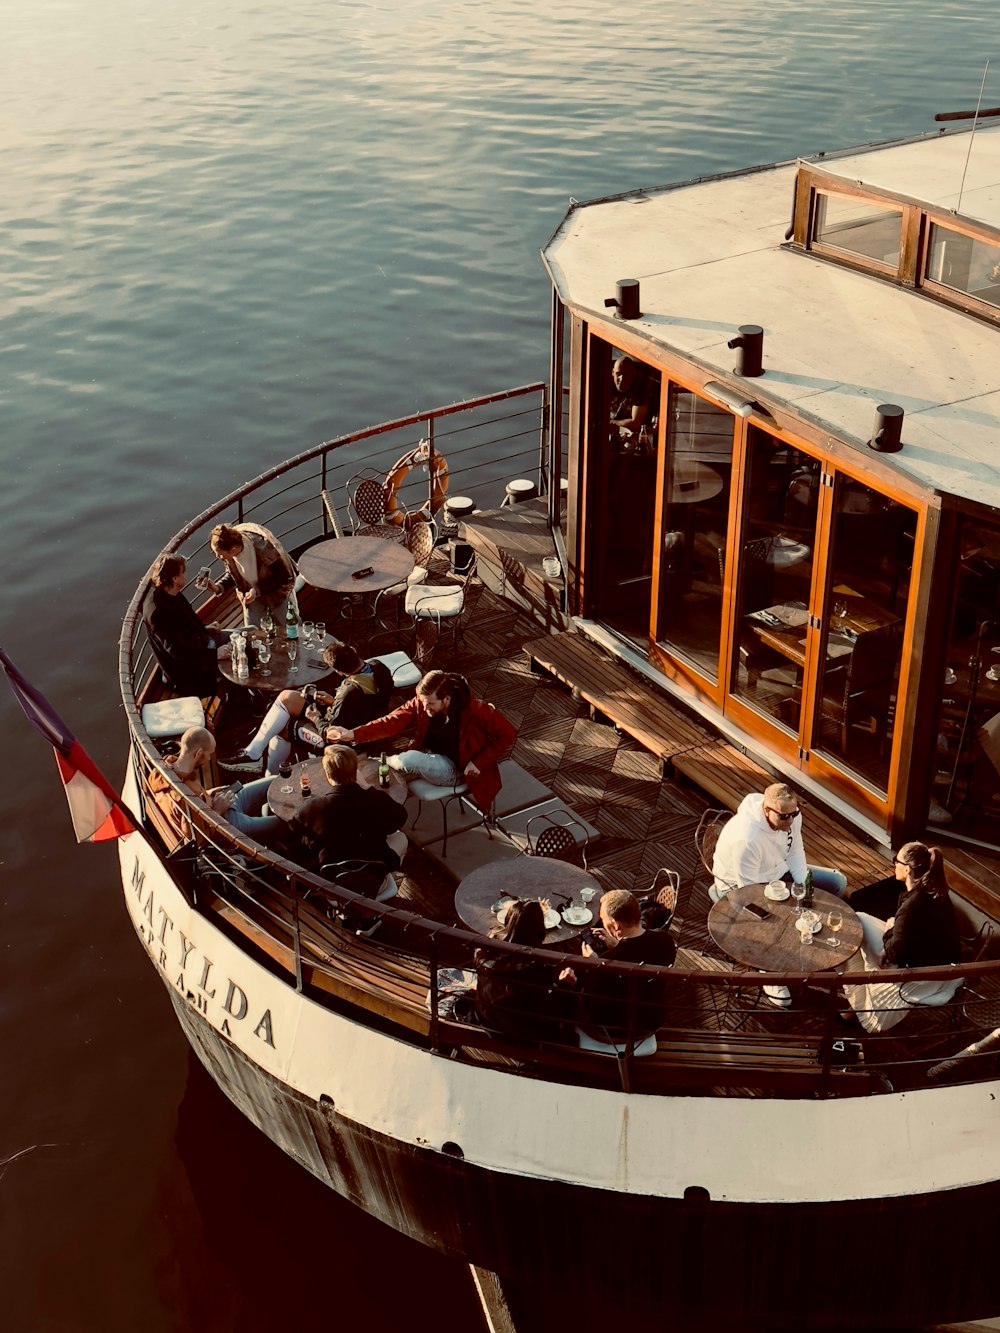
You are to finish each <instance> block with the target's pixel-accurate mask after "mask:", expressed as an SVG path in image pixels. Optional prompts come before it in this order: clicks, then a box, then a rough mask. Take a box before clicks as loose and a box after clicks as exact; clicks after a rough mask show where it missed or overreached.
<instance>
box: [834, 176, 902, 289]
mask: <svg viewBox="0 0 1000 1333" xmlns="http://www.w3.org/2000/svg"><path fill="white" fill-rule="evenodd" d="M902 234H903V214H902V211H901V210H900V209H894V208H886V207H883V206H882V205H880V204H875V203H872V201H871V200H870V199H858V198H855V197H853V196H850V197H848V196H846V195H837V194H824V193H823V192H821V191H817V193H816V209H815V215H814V222H813V234H812V239H813V242H814V244H815V245H817V246H822V247H824V248H827V249H829V250H835V251H841V252H843V253H845V254H849V255H857V256H858V257H860V258H862V259H865V260H868V261H870V262H872V263H875V264H877V265H879V266H880V267H882V268H884V269H886V270H889V271H891V272H893V273H895V272H896V271H897V270H898V268H899V255H900V249H901V245H902Z"/></svg>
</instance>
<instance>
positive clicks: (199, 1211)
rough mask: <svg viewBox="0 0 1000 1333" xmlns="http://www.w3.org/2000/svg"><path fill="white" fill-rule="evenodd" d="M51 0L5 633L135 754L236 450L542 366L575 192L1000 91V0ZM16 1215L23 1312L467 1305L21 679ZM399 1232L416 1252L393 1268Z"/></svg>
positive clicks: (9, 1313)
mask: <svg viewBox="0 0 1000 1333" xmlns="http://www.w3.org/2000/svg"><path fill="white" fill-rule="evenodd" d="M544 8H547V9H550V10H553V11H554V12H551V13H546V14H542V13H541V11H542V9H543V7H542V6H540V5H536V4H529V3H527V2H526V0H496V3H494V4H492V5H483V4H482V3H471V0H465V2H457V0H438V3H433V2H432V0H422V2H421V3H418V2H417V0H387V3H383V4H379V5H375V4H370V5H350V6H348V5H344V4H338V3H331V0H284V2H282V0H272V3H270V4H267V5H265V4H262V3H253V0H244V3H238V2H237V0H214V3H213V4H211V5H206V4H204V3H201V2H200V0H198V2H197V3H196V2H195V0H174V3H172V4H170V5H162V4H154V3H152V0H129V3H127V4H126V3H122V2H121V0H119V2H118V3H112V0H86V3H84V2H83V0H32V3H31V4H24V3H22V4H19V5H16V6H15V4H14V3H13V2H12V0H9V3H8V4H7V5H5V6H4V17H3V37H2V40H0V103H2V111H3V115H2V119H0V180H2V182H3V188H2V190H0V247H2V260H0V267H2V271H3V281H2V283H0V317H2V328H0V430H2V433H0V441H2V443H0V448H2V451H3V455H2V456H3V464H4V470H3V483H4V484H3V487H2V489H0V568H2V569H3V570H4V572H5V577H4V589H5V591H4V597H3V611H4V613H3V618H2V625H0V640H2V642H3V643H4V645H5V646H6V648H7V650H8V651H9V652H11V654H12V655H13V656H14V657H15V659H16V660H17V661H18V662H19V664H20V665H21V666H22V668H23V669H24V670H25V671H26V672H27V674H29V675H30V676H32V677H33V678H34V679H35V680H36V682H37V683H38V684H39V685H40V686H41V687H42V688H43V689H44V690H45V691H46V692H47V693H48V694H49V695H50V697H51V698H52V700H53V701H54V702H55V703H56V705H57V707H59V708H60V709H61V711H63V712H64V714H65V715H66V717H67V718H68V719H69V720H70V722H71V724H72V725H73V726H74V727H75V728H76V730H77V733H78V734H79V735H80V737H81V738H82V739H83V740H84V741H85V743H86V744H87V745H88V746H89V748H90V749H91V751H92V752H93V753H94V755H95V757H96V758H97V759H98V761H99V762H101V763H102V764H103V765H104V766H105V768H106V770H107V771H108V772H109V773H110V774H113V775H116V776H117V775H118V774H119V773H120V772H121V769H122V764H123V759H124V744H125V730H124V727H123V725H122V718H121V711H120V708H119V702H118V699H117V696H116V684H115V679H116V676H115V673H116V641H117V634H118V625H119V620H120V616H121V613H122V611H123V609H124V607H125V605H126V603H127V601H128V599H129V597H130V595H131V593H132V590H133V588H134V586H135V584H136V582H137V580H138V578H139V577H140V575H141V574H142V572H143V571H144V570H145V568H146V567H147V565H148V564H149V562H150V560H151V559H152V557H153V555H155V553H156V552H157V550H158V549H159V548H160V546H161V545H162V543H163V542H164V541H165V539H166V538H167V537H168V536H169V535H170V534H172V533H173V532H174V531H176V530H177V529H178V528H179V527H180V526H181V524H182V522H183V521H184V520H185V519H186V518H187V517H189V516H190V515H191V514H193V513H194V512H197V511H199V510H200V509H202V508H203V507H204V505H205V504H206V503H207V502H208V501H209V500H210V499H212V498H214V497H216V496H217V495H219V494H221V493H222V492H224V491H226V490H228V489H229V488H230V487H231V486H233V485H234V484H235V483H236V482H238V481H239V480H240V479H242V478H244V477H248V476H251V475H254V474H256V473H257V472H259V471H261V470H262V469H263V468H265V467H267V466H269V465H270V464H272V463H273V462H275V461H277V460H279V459H280V458H282V457H284V456H286V455H287V454H289V453H291V452H295V451H297V450H299V449H300V448H303V447H305V446H306V445H308V444H311V443H314V442H316V441H317V440H319V439H322V438H328V437H330V436H332V435H335V434H339V433H341V432H343V431H347V430H350V429H352V428H355V427H358V426H361V425H363V424H366V423H368V422H371V421H376V420H385V419H387V418H389V417H392V416H395V415H400V414H403V413H407V412H410V411H413V410H415V409H418V408H422V407H429V406H433V405H436V404H438V403H442V402H446V401H451V400H454V399H458V398H462V397H465V396H468V395H472V394H476V393H485V392H488V391H490V390H493V389H498V388H502V387H504V386H506V385H509V384H516V383H523V382H525V381H527V380H529V379H534V378H540V377H541V376H542V374H544V370H545V365H546V357H547V327H546V326H547V317H548V290H547V283H546V281H545V278H544V274H543V271H542V267H541V264H540V262H539V260H538V249H539V247H540V246H541V245H542V244H543V243H544V242H545V240H546V239H547V238H548V236H549V235H550V234H551V232H552V231H553V230H554V229H555V227H556V226H557V224H558V222H559V221H560V219H561V217H562V214H563V212H564V210H565V207H566V204H567V201H568V199H569V197H570V196H575V197H576V198H580V199H583V198H589V197H594V196H597V195H601V194H605V193H611V192H618V191H620V190H624V189H627V188H630V187H632V186H638V185H645V184H652V183H658V182H663V181H668V180H674V179H684V178H687V177H691V176H695V175H700V174H703V173H705V172H712V171H718V170H724V169H727V168H730V167H738V166H745V165H751V164H754V163H757V162H763V161H770V160H775V159H779V158H784V157H790V156H794V155H795V154H796V153H799V152H811V151H814V150H817V149H820V148H835V147H841V146H845V145H851V144H857V143H861V142H864V141H867V140H871V139H883V138H891V137H894V136H897V135H903V134H908V133H913V132H917V131H920V130H923V129H926V128H929V127H930V125H931V118H932V116H933V113H934V112H935V111H938V110H944V109H950V108H956V107H968V106H974V105H975V99H976V95H977V93H978V89H979V82H980V79H981V76H982V67H983V61H984V60H985V57H986V56H989V55H992V56H993V57H994V74H993V77H992V80H991V85H992V86H988V87H987V93H986V97H985V104H986V105H996V104H998V103H1000V63H998V61H997V59H996V57H997V56H998V55H1000V52H998V50H997V37H996V22H995V14H994V13H993V12H992V11H991V9H990V7H989V6H986V5H984V4H982V3H981V0H975V2H974V0H967V2H965V3H959V2H957V0H955V2H953V3H950V4H949V3H943V4H942V3H936V4H933V5H932V4H930V3H928V2H927V0H907V3H893V2H892V0H854V2H853V3H846V4H843V5H841V6H839V7H838V8H837V9H835V10H830V9H829V8H828V7H826V6H820V5H818V4H810V3H808V0H771V2H770V3H768V4H757V3H748V2H747V0H725V2H723V0H703V3H702V4H700V5H698V6H697V7H690V6H686V5H681V4H680V3H677V0H675V2H674V3H672V4H664V3H663V0H652V2H650V0H637V2H636V3H633V4H632V5H631V6H630V7H628V9H627V10H622V9H620V8H619V9H618V10H616V11H609V10H608V7H607V6H606V5H601V4H597V3H595V0H568V2H567V3H564V4H562V5H559V6H547V7H544ZM0 725H2V734H3V737H4V744H5V751H6V754H5V758H6V781H5V783H4V795H3V812H2V815H3V818H2V828H3V837H2V842H0V864H2V869H3V876H2V887H0V898H2V903H3V912H4V915H3V931H2V946H0V948H2V953H0V957H2V960H3V973H2V986H0V1059H2V1062H3V1067H4V1096H3V1099H2V1109H0V1161H3V1160H5V1159H7V1158H10V1157H12V1156H13V1155H14V1154H16V1153H22V1152H25V1150H26V1149H32V1151H30V1152H25V1155H24V1156H21V1157H19V1158H18V1159H17V1160H15V1161H12V1162H10V1164H9V1165H7V1167H6V1169H5V1170H4V1171H3V1174H2V1176H0V1182H2V1183H0V1218H2V1222H0V1227H2V1234H0V1255H2V1266H3V1271H4V1274H5V1278H4V1284H3V1285H4V1306H5V1317H4V1320H3V1322H4V1325H5V1327H9V1328H11V1329H13V1330H25V1329H32V1330H34V1329H38V1330H74V1329H97V1328H100V1329H102V1330H105V1331H106V1333H116V1331H117V1330H133V1329H136V1328H140V1327H141V1328H143V1329H144V1330H149V1333H159V1331H160V1330H187V1329H195V1330H199V1331H200V1330H230V1329H239V1330H248V1331H249V1330H264V1329H271V1328H275V1327H278V1326H279V1321H280V1324H281V1326H287V1325H288V1324H289V1323H290V1322H291V1321H294V1320H296V1319H302V1318H310V1319H324V1320H327V1319H329V1320H330V1321H331V1322H332V1321H333V1320H338V1321H341V1320H346V1321H347V1324H348V1326H351V1324H352V1323H353V1324H356V1323H357V1322H358V1320H359V1319H360V1317H361V1316H362V1314H363V1317H364V1319H365V1322H366V1325H367V1327H368V1328H370V1329H373V1330H382V1329H389V1328H393V1329H396V1328H400V1327H402V1328H406V1329H410V1330H418V1331H419V1330H423V1329H430V1328H431V1327H432V1324H436V1325H437V1326H440V1317H441V1316H442V1314H443V1315H444V1316H445V1317H446V1318H447V1319H448V1320H449V1321H450V1323H449V1326H450V1327H452V1328H458V1329H465V1328H473V1327H474V1315H473V1313H472V1306H471V1302H470V1298H469V1295H468V1290H467V1282H466V1279H465V1277H464V1272H463V1270H462V1269H460V1268H458V1267H457V1266H453V1265H450V1264H447V1263H445V1262H444V1261H442V1260H439V1259H437V1258H435V1257H434V1256H431V1255H429V1254H427V1253H426V1252H425V1251H423V1250H421V1249H419V1248H418V1247H415V1246H411V1245H409V1244H408V1243H404V1242H402V1241H400V1240H399V1239H397V1238H395V1237H394V1236H392V1235H391V1234H390V1233H388V1232H385V1231H384V1230H383V1229H382V1228H380V1227H378V1226H377V1225H376V1224H374V1223H370V1222H369V1221H368V1220H367V1219H366V1218H364V1217H362V1216H361V1215H360V1214H358V1213H357V1212H356V1211H355V1210H353V1209H349V1208H348V1207H347V1206H346V1205H342V1204H340V1203H339V1202H338V1201H337V1200H336V1199H334V1198H332V1197H331V1196H330V1195H329V1194H328V1193H327V1192H325V1191H324V1190H323V1189H322V1188H320V1187H319V1186H317V1185H315V1183H314V1182H313V1181H312V1180H311V1179H309V1178H308V1177H306V1176H305V1174H304V1173H302V1172H300V1171H299V1170H297V1169H296V1168H294V1167H293V1166H292V1165H291V1164H290V1163H289V1162H287V1161H286V1159H284V1158H283V1157H282V1156H281V1154H279V1153H277V1152H276V1150H273V1149H272V1148H271V1147H270V1145H269V1144H267V1143H266V1142H265V1141H264V1140H263V1139H262V1138H260V1136H258V1135H257V1134H256V1133H254V1132H253V1131H251V1130H250V1129H249V1128H248V1127H247V1126H246V1125H245V1122H243V1121H242V1119H241V1118H240V1117H239V1116H238V1115H236V1113H235V1112H233V1111H231V1109H230V1108H229V1105H228V1103H227V1102H226V1100H225V1099H224V1098H223V1097H222V1095H221V1094H219V1093H218V1092H216V1090H215V1089H214V1087H212V1086H211V1085H210V1084H208V1083H207V1081H206V1079H205V1078H204V1077H203V1076H202V1075H201V1074H200V1073H199V1071H198V1070H197V1069H196V1068H195V1065H194V1062H193V1059H192V1058H190V1057H189V1055H188V1053H187V1048H186V1045H185V1044H184V1042H183V1041H182V1039H181V1037H180V1035H179V1033H178V1032H177V1030H176V1029H175V1027H174V1025H173V1022H172V1020H171V1017H170V1012H169V1009H168V1001H167V999H166V996H165V995H164V994H163V992H162V990H161V987H160V985H159V983H158V982H157V981H156V980H155V978H154V976H153V974H152V972H151V970H150V969H149V967H148V965H147V964H146V963H145V961H144V959H143V956H142V953H141V951H140V949H139V948H138V946H137V945H136V944H135V943H134V942H133V940H132V938H131V936H130V930H129V928H128V926H127V925H126V919H125V913H124V911H123V910H122V908H121V906H120V903H119V890H118V888H117V885H116V873H115V858H114V853H113V852H112V851H109V850H108V849H103V848H91V847H84V848H79V849H78V848H77V847H76V845H75V843H74V842H73V841H72V838H71V834H70V832H69V823H68V818H67V816H66V810H65V803H64V800H63V797H62V794H61V791H60V789H59V787H58V785H57V782H56V778H55V773H54V769H53V765H52V761H51V759H50V758H49V756H48V754H47V753H46V752H45V750H44V748H43V747H42V745H41V743H40V742H39V741H38V740H37V738H36V737H35V735H34V733H33V732H31V731H30V730H29V729H28V728H27V726H26V725H25V724H23V722H22V719H21V717H20V714H19V713H18V712H17V711H16V708H15V706H14V705H13V704H12V702H11V700H10V698H9V696H8V694H7V692H6V690H0ZM389 1265H391V1266H392V1268H393V1270H394V1271H395V1273H397V1274H398V1279H396V1278H394V1279H393V1280H392V1281H391V1282H387V1281H386V1276H385V1275H386V1270H387V1266H389Z"/></svg>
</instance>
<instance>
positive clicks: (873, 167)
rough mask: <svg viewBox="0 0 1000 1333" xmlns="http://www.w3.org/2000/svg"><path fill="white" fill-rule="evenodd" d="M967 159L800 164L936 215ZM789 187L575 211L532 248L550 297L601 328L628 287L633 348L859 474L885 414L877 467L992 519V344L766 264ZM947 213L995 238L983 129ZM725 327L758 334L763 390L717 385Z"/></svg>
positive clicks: (998, 146) (999, 128) (996, 424)
mask: <svg viewBox="0 0 1000 1333" xmlns="http://www.w3.org/2000/svg"><path fill="white" fill-rule="evenodd" d="M967 150H968V133H967V132H964V133H961V134H955V135H952V136H949V137H947V138H942V137H934V138H931V139H927V140H923V141H921V142H920V143H914V144H906V145H898V146H895V147H892V148H887V149H886V148H883V149H873V150H870V151H867V152H864V151H862V152H857V153H852V154H851V155H850V156H844V157H839V158H829V157H828V158H824V159H823V160H822V161H821V162H817V163H816V165H818V166H821V167H822V168H823V169H824V170H826V171H831V172H834V173H835V174H838V175H842V176H844V177H845V178H847V179H850V180H859V179H863V180H864V181H865V182H866V183H867V184H869V185H872V186H877V187H879V188H882V189H887V190H891V191H893V192H894V193H897V194H906V195H908V196H912V197H913V198H923V199H924V200H925V201H927V202H935V203H943V204H946V205H948V206H951V204H952V202H953V196H954V197H956V198H957V188H958V182H959V181H960V179H961V170H962V168H963V167H964V162H965V155H966V152H967ZM795 172H796V164H794V163H789V164H786V165H782V166H777V167H773V168H768V169H766V170H764V171H760V172H755V173H752V174H748V175H744V176H738V177H731V178H728V179H723V180H713V181H706V182H703V183H701V184H693V185H686V186H681V187H678V188H676V189H663V190H658V191H653V192H650V193H644V194H640V195H633V196H629V197H628V198H624V199H618V200H612V201H609V202H606V203H596V204H591V205H585V206H581V207H578V208H576V209H575V210H574V211H572V212H571V213H570V214H569V215H568V217H567V218H566V219H565V221H564V223H563V225H562V227H561V228H560V229H559V231H558V232H557V233H556V235H555V236H554V237H553V239H552V241H551V242H550V244H549V245H548V246H547V247H546V249H545V258H546V261H547V262H548V264H549V267H550V269H551V271H552V274H553V276H554V278H555V280H556V282H557V285H558V288H559V291H560V295H561V296H562V298H563V300H564V301H566V303H567V304H568V305H570V306H571V307H573V308H575V309H577V310H580V311H581V312H582V313H587V312H590V313H591V314H593V315H595V316H598V317H599V318H601V319H606V318H607V312H606V311H605V308H604V300H605V298H606V297H609V296H614V294H615V282H616V280H618V279H620V278H625V277H634V278H638V279H639V280H640V283H641V287H640V291H641V304H642V310H643V317H642V318H641V319H638V320H632V321H629V324H628V328H629V330H630V331H631V332H632V333H638V334H639V335H640V336H642V337H645V338H648V339H649V341H650V342H651V343H653V344H658V345H662V346H665V347H668V348H671V349H674V350H676V351H677V352H680V353H682V354H684V355H685V356H686V357H688V358H690V359H691V360H692V361H694V362H695V363H696V364H698V365H700V366H702V367H704V368H705V369H707V370H709V371H711V372H712V374H713V377H715V378H717V379H719V380H720V381H722V382H724V383H727V384H730V385H735V386H738V388H739V390H740V391H741V392H745V394H746V396H747V397H749V398H753V399H756V400H757V401H759V402H760V403H761V404H763V405H764V406H765V407H766V406H767V405H768V403H772V404H780V405H783V406H786V405H787V406H789V407H792V408H794V409H795V410H796V411H797V412H799V413H801V414H802V415H803V416H805V417H806V418H807V419H810V420H812V421H813V422H814V423H817V424H818V425H820V426H821V427H823V428H825V429H827V430H829V431H830V433H831V434H832V435H835V436H836V437H837V438H839V439H842V440H844V441H846V442H848V443H852V444H856V445H857V447H858V449H859V451H860V453H861V455H862V460H863V461H867V462H870V461H871V459H872V457H873V455H872V453H871V451H870V450H869V449H868V448H867V447H866V446H867V440H868V438H869V436H870V434H871V429H872V422H873V418H874V415H875V408H876V407H877V406H878V404H880V403H898V404H899V405H900V406H902V407H903V408H904V409H905V411H906V418H905V422H904V426H903V445H904V447H903V450H902V451H901V452H900V453H898V454H892V455H878V457H879V458H880V459H881V460H882V461H884V462H885V463H886V465H887V466H888V467H890V468H892V469H898V470H899V471H900V472H901V473H902V474H904V475H906V476H908V477H910V478H912V479H913V480H914V481H917V482H918V483H920V484H922V485H925V486H928V487H931V488H932V489H934V490H937V491H941V492H945V493H950V494H954V495H959V496H964V497H967V498H970V499H974V500H978V501H981V502H982V503H984V504H988V505H993V506H998V507H1000V467H998V461H1000V329H997V328H993V327H991V326H989V325H988V324H986V323H983V322H981V321H980V320H977V319H975V318H973V317H972V316H969V315H965V314H963V313H961V312H959V311H957V310H952V309H949V308H948V307H946V306H943V305H941V304H940V303H939V302H936V301H932V300H930V299H928V298H927V297H924V296H921V295H919V294H918V293H916V292H914V291H911V290H906V289H901V288H896V287H894V286H892V285H891V284H890V283H888V282H884V281H880V280H878V279H876V278H872V277H868V276H866V275H864V274H862V273H859V272H855V271H852V270H850V269H847V268H841V267H840V266H838V265H834V264H831V263H828V262H825V261H823V260H820V259H818V258H815V257H813V256H811V255H804V254H801V253H795V252H792V251H791V250H788V249H785V248H783V245H784V233H785V229H786V228H787V226H788V224H789V220H790V218H791V205H792V187H793V182H794V180H795ZM956 173H957V174H956ZM922 186H925V187H927V188H926V189H923V188H922ZM962 212H963V214H965V215H968V216H973V217H975V218H977V219H978V220H982V221H988V222H989V223H990V225H992V226H1000V125H991V126H989V127H985V128H984V127H980V129H979V130H978V131H977V133H976V140H975V143H974V146H973V155H972V161H971V164H970V167H969V173H968V176H967V180H966V189H965V194H964V196H963V206H962ZM740 324H760V325H761V326H762V327H763V328H764V368H765V372H766V373H765V375H764V376H763V377H762V378H759V379H752V380H744V381H740V380H739V378H738V377H737V376H735V375H734V374H733V367H734V365H735V361H736V353H735V352H732V351H730V350H729V349H728V348H727V347H726V342H727V341H728V340H729V339H730V338H732V337H734V336H735V334H736V329H737V326H738V325H740Z"/></svg>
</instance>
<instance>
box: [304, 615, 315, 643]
mask: <svg viewBox="0 0 1000 1333" xmlns="http://www.w3.org/2000/svg"><path fill="white" fill-rule="evenodd" d="M315 628H316V626H315V625H314V624H313V622H312V621H311V620H303V622H302V642H303V643H309V642H311V640H312V636H313V631H314V630H315Z"/></svg>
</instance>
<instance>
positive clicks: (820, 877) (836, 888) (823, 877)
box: [809, 866, 847, 898]
mask: <svg viewBox="0 0 1000 1333" xmlns="http://www.w3.org/2000/svg"><path fill="white" fill-rule="evenodd" d="M809 869H810V870H811V871H812V877H813V888H814V889H825V890H826V891H827V893H835V894H836V895H837V897H838V898H843V896H844V895H845V894H846V892H847V876H846V875H844V874H842V873H841V872H840V871H839V870H831V869H830V867H829V866H810V867H809Z"/></svg>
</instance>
